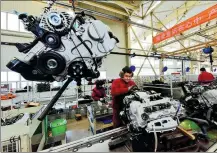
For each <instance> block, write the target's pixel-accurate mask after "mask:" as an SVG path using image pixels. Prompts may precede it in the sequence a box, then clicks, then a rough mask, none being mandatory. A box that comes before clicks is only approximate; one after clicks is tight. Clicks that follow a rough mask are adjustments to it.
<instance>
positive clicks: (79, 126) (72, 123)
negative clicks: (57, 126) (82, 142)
mask: <svg viewBox="0 0 217 153" xmlns="http://www.w3.org/2000/svg"><path fill="white" fill-rule="evenodd" d="M88 129H89V122H88V119H87V118H86V117H82V120H80V121H76V120H75V119H70V120H67V131H70V142H71V141H75V140H79V139H82V138H85V137H88V136H91V132H90V131H89V130H88Z"/></svg>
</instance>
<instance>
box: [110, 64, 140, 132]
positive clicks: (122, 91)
mask: <svg viewBox="0 0 217 153" xmlns="http://www.w3.org/2000/svg"><path fill="white" fill-rule="evenodd" d="M119 76H120V78H118V79H116V80H114V81H113V82H112V88H111V95H112V108H113V125H114V128H117V127H120V126H121V125H122V122H121V119H120V116H119V114H120V111H121V110H122V109H123V99H124V97H125V96H126V95H127V93H128V92H129V91H130V90H132V89H133V88H135V87H136V84H135V83H134V82H133V81H132V80H131V79H132V77H133V72H132V70H131V69H130V68H129V67H128V66H126V67H124V68H123V69H122V71H121V72H120V74H119Z"/></svg>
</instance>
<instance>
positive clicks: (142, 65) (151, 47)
mask: <svg viewBox="0 0 217 153" xmlns="http://www.w3.org/2000/svg"><path fill="white" fill-rule="evenodd" d="M131 29H132V32H133V34H134V36H135V37H136V40H137V42H138V43H139V46H140V48H141V49H143V50H144V48H143V46H142V44H141V42H140V40H139V38H138V37H137V35H136V33H135V31H134V29H133V27H132V26H131ZM151 50H152V46H151V47H150V49H149V51H148V53H144V54H145V55H148V54H149V52H150V51H151ZM146 59H147V60H148V62H149V64H150V66H151V68H152V70H153V72H154V74H155V75H157V74H156V72H155V70H154V68H153V66H152V64H151V62H150V60H149V59H148V57H146V58H145V60H146ZM145 60H144V61H143V64H142V66H141V67H140V69H139V72H138V73H137V76H138V75H139V73H140V71H141V69H142V67H143V65H144V63H145Z"/></svg>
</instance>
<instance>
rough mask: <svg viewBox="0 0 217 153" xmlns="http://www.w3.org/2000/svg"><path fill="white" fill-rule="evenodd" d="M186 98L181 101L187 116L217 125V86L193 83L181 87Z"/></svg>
mask: <svg viewBox="0 0 217 153" xmlns="http://www.w3.org/2000/svg"><path fill="white" fill-rule="evenodd" d="M181 86H182V88H183V91H184V92H185V96H184V97H183V98H182V99H181V101H182V103H183V105H184V107H185V109H186V112H187V115H188V116H189V117H197V118H201V119H204V120H207V121H208V122H209V123H214V124H215V125H217V111H216V110H217V86H216V85H215V84H208V85H207V84H205V85H199V84H195V83H192V82H189V83H185V84H182V85H181Z"/></svg>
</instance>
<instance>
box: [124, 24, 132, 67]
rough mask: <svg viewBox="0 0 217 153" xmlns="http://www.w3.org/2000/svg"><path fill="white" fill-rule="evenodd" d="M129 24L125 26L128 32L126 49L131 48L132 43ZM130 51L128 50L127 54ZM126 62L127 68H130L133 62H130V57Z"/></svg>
mask: <svg viewBox="0 0 217 153" xmlns="http://www.w3.org/2000/svg"><path fill="white" fill-rule="evenodd" d="M129 26H130V25H129V24H126V26H125V31H126V39H125V40H126V47H127V48H130V47H131V43H130V28H129ZM127 51H128V50H127V49H126V53H128V52H127ZM126 62H127V66H130V64H131V62H130V57H126Z"/></svg>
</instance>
